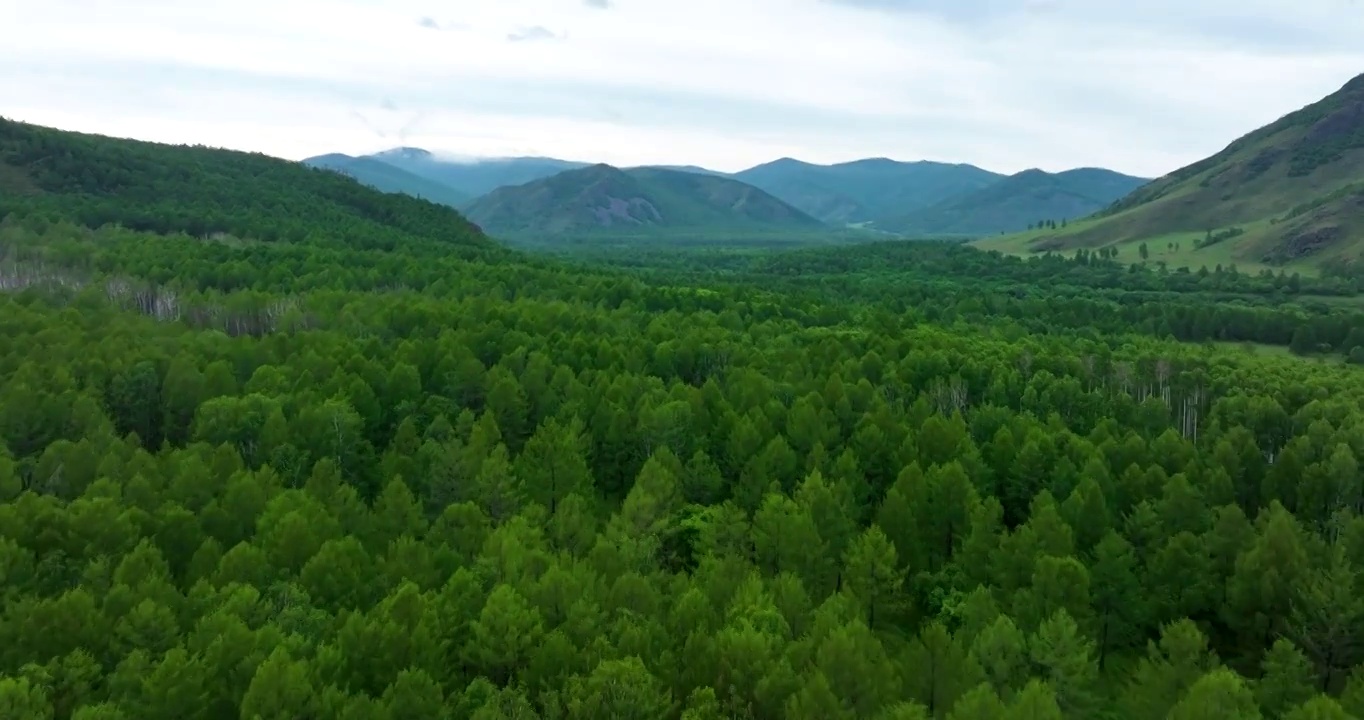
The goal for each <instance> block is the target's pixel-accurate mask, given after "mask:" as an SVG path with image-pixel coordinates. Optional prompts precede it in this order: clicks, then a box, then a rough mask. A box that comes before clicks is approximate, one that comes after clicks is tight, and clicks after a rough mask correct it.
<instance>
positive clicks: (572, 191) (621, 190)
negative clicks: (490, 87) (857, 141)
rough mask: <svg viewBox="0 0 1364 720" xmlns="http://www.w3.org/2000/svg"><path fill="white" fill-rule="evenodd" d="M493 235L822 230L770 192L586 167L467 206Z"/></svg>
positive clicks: (675, 175) (684, 175) (711, 177)
mask: <svg viewBox="0 0 1364 720" xmlns="http://www.w3.org/2000/svg"><path fill="white" fill-rule="evenodd" d="M464 211H465V213H466V214H467V215H468V216H469V219H471V220H473V221H474V222H475V223H478V224H479V226H481V227H483V228H484V229H486V230H488V231H489V232H492V233H495V234H498V233H500V234H507V235H524V234H536V235H571V234H601V233H632V234H638V233H642V232H644V233H647V232H652V231H662V230H691V229H725V230H731V231H759V230H781V229H789V230H810V229H817V228H820V227H822V226H823V224H822V223H821V222H820V221H819V220H816V219H815V218H812V217H810V216H809V215H806V214H805V213H803V212H801V211H800V210H797V209H796V208H794V207H792V206H790V205H788V204H786V203H784V202H782V201H781V200H778V199H777V198H775V197H772V196H771V195H769V194H768V193H765V192H763V191H762V190H759V189H758V188H755V187H753V186H751V185H747V184H745V183H742V182H739V181H737V180H734V179H731V178H727V177H722V176H720V175H717V174H707V173H702V172H692V171H687V170H673V169H667V168H632V169H626V170H622V169H620V168H615V167H612V166H610V165H591V166H588V167H585V168H578V169H574V170H566V171H564V172H561V173H557V174H554V175H551V176H549V177H546V178H541V179H539V180H534V181H531V182H529V183H525V184H522V185H516V186H512V187H503V188H499V189H497V190H494V191H492V192H490V193H488V194H487V195H484V196H483V197H481V198H478V199H477V200H475V201H473V202H471V203H469V204H468V205H466V206H465V207H464Z"/></svg>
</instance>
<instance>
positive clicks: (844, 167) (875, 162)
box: [734, 158, 1004, 224]
mask: <svg viewBox="0 0 1364 720" xmlns="http://www.w3.org/2000/svg"><path fill="white" fill-rule="evenodd" d="M734 177H736V178H738V179H740V180H743V181H744V182H746V183H750V184H752V185H754V186H755V187H759V188H762V189H763V190H766V191H767V192H769V193H772V194H773V195H776V196H777V197H779V198H782V199H783V200H786V201H787V202H789V203H791V204H792V205H795V206H796V207H798V208H800V209H801V210H804V211H805V212H807V213H809V214H810V215H813V216H815V217H817V218H819V219H820V220H823V221H825V222H829V223H836V224H848V223H866V222H871V223H877V224H879V223H880V222H881V221H884V220H886V219H887V218H892V217H896V216H899V215H903V214H905V213H909V212H913V211H915V210H919V209H921V208H925V207H929V206H931V205H933V204H935V203H938V202H941V201H943V200H946V199H948V198H951V197H954V196H958V195H961V194H964V193H969V192H972V191H974V190H979V189H981V188H983V187H986V186H988V185H990V184H992V183H994V182H997V181H998V180H999V179H1001V178H1002V177H1004V176H1002V175H999V174H997V173H992V172H990V171H988V170H982V169H980V168H978V167H976V166H974V165H949V164H946V163H938V162H929V161H919V162H899V161H896V160H887V159H885V158H872V159H868V160H855V161H853V162H846V163H839V164H836V165H813V164H811V163H807V162H801V161H800V160H793V159H791V158H782V159H781V160H776V161H773V162H770V163H767V164H765V165H759V166H757V167H754V168H749V169H748V170H744V171H742V172H739V173H735V175H734Z"/></svg>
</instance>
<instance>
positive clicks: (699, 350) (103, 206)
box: [0, 122, 1364, 720]
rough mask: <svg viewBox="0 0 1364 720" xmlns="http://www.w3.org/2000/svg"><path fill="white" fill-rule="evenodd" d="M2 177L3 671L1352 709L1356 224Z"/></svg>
mask: <svg viewBox="0 0 1364 720" xmlns="http://www.w3.org/2000/svg"><path fill="white" fill-rule="evenodd" d="M0 184H3V185H4V187H5V188H6V192H5V193H4V194H2V195H0V197H2V198H3V201H0V214H3V215H4V218H3V219H0V290H2V292H0V718H6V719H9V718H15V719H25V720H26V719H29V718H33V719H35V720H66V719H67V718H75V719H77V720H120V719H122V720H134V719H136V720H143V719H145V720H162V719H164V720H172V719H174V720H182V719H196V720H219V719H221V720H236V719H241V720H258V719H259V720H277V719H278V720H284V719H286V718H288V719H299V718H317V719H322V718H343V719H345V720H411V719H415V718H448V719H451V720H454V719H463V718H476V719H478V720H494V719H498V718H509V719H516V720H528V719H533V718H543V719H546V720H549V719H559V718H563V719H566V720H588V719H594V720H595V719H600V718H621V719H631V718H638V719H640V720H645V719H650V720H652V719H655V718H673V719H680V718H685V719H686V720H712V719H721V718H724V719H730V718H752V719H755V720H756V719H759V718H772V719H775V718H792V719H800V720H805V719H809V720H830V719H832V720H838V719H842V718H846V719H852V718H873V719H882V720H927V719H929V718H935V719H947V720H990V719H992V718H999V719H1003V718H1028V719H1033V720H1054V719H1061V720H1070V719H1095V720H1101V719H1112V720H1127V719H1134V720H1143V719H1148V718H1149V719H1151V720H1156V719H1162V718H1173V719H1175V720H1194V719H1199V720H1204V719H1213V720H1217V719H1220V718H1225V719H1227V720H1233V719H1235V720H1241V719H1245V718H1265V719H1268V720H1272V719H1276V718H1284V719H1286V720H1335V719H1349V718H1364V598H1362V597H1361V589H1364V588H1362V587H1361V577H1360V574H1361V572H1364V474H1361V469H1360V465H1359V458H1360V457H1361V456H1364V410H1361V408H1364V369H1361V368H1360V366H1359V365H1357V364H1354V363H1351V362H1350V360H1351V359H1352V358H1354V359H1356V360H1358V359H1361V358H1364V319H1362V318H1361V309H1364V305H1361V304H1360V297H1359V290H1360V281H1359V280H1358V279H1357V278H1354V277H1351V276H1349V275H1347V274H1341V275H1338V276H1335V277H1319V278H1318V277H1314V278H1307V277H1297V276H1291V275H1287V276H1286V275H1283V274H1273V273H1265V274H1260V275H1247V274H1240V273H1237V272H1236V271H1235V270H1234V269H1232V268H1213V269H1208V270H1205V271H1196V272H1183V271H1176V270H1159V269H1145V268H1141V267H1137V266H1132V267H1129V266H1124V265H1121V264H1119V263H1118V262H1117V261H1116V260H1114V259H1112V258H1108V257H1106V256H1100V255H1099V254H1087V253H1084V252H1080V253H1077V254H1076V255H1074V256H1070V257H1059V256H1053V257H1047V258H1037V259H1032V260H1028V261H1023V260H1018V259H1014V258H1006V257H1002V256H999V255H995V254H988V253H984V252H981V251H978V250H974V249H971V248H966V247H962V246H958V245H951V244H945V243H919V244H915V243H887V244H876V245H859V246H839V247H833V248H815V249H803V250H791V249H782V248H753V247H747V248H741V249H716V248H713V247H709V248H708V247H693V248H678V247H672V248H636V249H634V250H627V251H620V250H603V249H592V248H580V249H579V250H577V251H575V252H574V253H573V256H572V257H567V258H565V257H546V256H543V255H527V254H522V253H520V252H517V251H513V250H506V249H503V248H501V247H500V246H499V245H498V244H496V243H495V242H494V241H492V240H489V239H488V238H486V237H484V236H483V235H482V233H481V232H480V231H479V230H478V228H476V227H474V226H472V225H470V224H468V223H467V222H466V221H464V220H463V219H462V218H461V217H460V216H458V214H456V213H455V212H454V211H452V210H449V209H447V208H442V207H438V206H435V205H430V204H427V203H423V202H420V201H417V200H412V199H409V198H403V197H400V196H392V195H382V194H379V193H377V192H373V191H369V190H366V189H364V188H361V187H360V186H359V185H357V184H355V183H352V182H350V181H346V180H344V179H341V178H338V177H337V176H335V175H334V174H329V173H326V172H324V171H317V170H310V169H307V168H303V167H301V166H296V165H292V164H289V163H285V162H283V161H275V160H270V159H268V158H264V157H262V156H245V155H240V154H233V153H226V152H222V151H213V150H206V149H199V148H170V147H165V146H154V145H148V144H139V143H129V142H122V141H112V140H107V139H100V138H91V137H85V136H76V135H72V134H67V133H57V132H55V131H46V130H41V129H35V128H32V127H30V126H24V125H20V124H17V123H8V122H5V123H0ZM1252 345H1253V346H1252Z"/></svg>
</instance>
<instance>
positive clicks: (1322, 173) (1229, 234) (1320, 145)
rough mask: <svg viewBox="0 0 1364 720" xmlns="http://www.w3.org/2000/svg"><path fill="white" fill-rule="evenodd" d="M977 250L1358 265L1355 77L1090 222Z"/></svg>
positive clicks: (1363, 104) (1363, 186)
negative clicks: (1108, 251) (1079, 251)
mask: <svg viewBox="0 0 1364 720" xmlns="http://www.w3.org/2000/svg"><path fill="white" fill-rule="evenodd" d="M979 245H980V246H981V247H984V248H987V249H1000V250H1004V251H1007V252H1019V253H1028V252H1045V251H1051V250H1057V251H1065V252H1069V251H1071V250H1074V249H1076V248H1112V249H1114V250H1118V251H1120V252H1127V253H1128V254H1129V256H1140V257H1141V258H1142V259H1143V260H1145V259H1147V258H1149V260H1150V261H1151V262H1156V261H1162V262H1166V263H1167V264H1168V265H1170V266H1173V267H1181V266H1183V267H1200V266H1209V267H1210V266H1213V265H1216V264H1231V263H1242V264H1244V265H1247V266H1254V265H1257V264H1259V265H1275V266H1277V265H1286V264H1307V265H1312V266H1315V267H1317V268H1321V267H1324V266H1326V265H1331V264H1339V263H1349V262H1364V75H1360V76H1358V77H1355V78H1354V79H1353V80H1351V81H1349V82H1348V83H1346V84H1345V85H1344V86H1342V87H1341V88H1340V89H1339V90H1337V91H1336V92H1334V93H1332V94H1330V95H1328V96H1326V97H1325V98H1323V99H1321V100H1319V101H1317V102H1315V103H1312V104H1310V105H1308V106H1306V107H1303V108H1302V109H1299V110H1296V111H1294V112H1291V113H1289V114H1287V115H1285V116H1283V117H1282V118H1280V119H1278V120H1276V121H1274V122H1273V123H1270V124H1269V125H1266V126H1265V127H1262V128H1260V129H1258V130H1255V131H1253V132H1250V133H1248V134H1246V135H1244V136H1242V137H1241V138H1239V139H1237V140H1235V141H1234V142H1232V143H1231V144H1230V145H1228V146H1227V147H1226V148H1225V149H1223V150H1222V151H1221V152H1219V153H1216V154H1214V155H1212V156H1211V157H1208V158H1205V159H1203V160H1200V161H1198V162H1196V163H1193V164H1191V165H1188V166H1187V167H1183V168H1180V169H1178V170H1176V171H1174V172H1172V173H1170V174H1168V175H1165V176H1164V177H1161V178H1158V179H1156V180H1154V181H1152V182H1150V183H1147V184H1145V185H1143V186H1141V187H1140V188H1138V189H1136V190H1135V191H1134V192H1132V193H1130V194H1128V195H1126V196H1125V197H1123V198H1122V199H1121V200H1119V201H1118V202H1116V203H1114V204H1113V205H1112V206H1111V207H1108V208H1106V209H1104V210H1102V211H1100V212H1098V213H1096V214H1095V215H1094V216H1093V217H1090V218H1087V219H1084V220H1082V221H1081V222H1072V223H1069V224H1068V226H1067V227H1065V228H1055V229H1053V228H1051V227H1050V226H1048V227H1047V228H1046V229H1044V230H1041V231H1036V230H1035V231H1033V232H1030V233H1023V234H1020V235H1017V236H1006V237H1003V238H995V239H986V240H982V241H980V242H979ZM1142 246H1146V249H1145V251H1144V252H1138V250H1139V248H1141V247H1142ZM1134 259H1135V258H1134Z"/></svg>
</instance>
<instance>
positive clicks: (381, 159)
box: [303, 147, 1145, 236]
mask: <svg viewBox="0 0 1364 720" xmlns="http://www.w3.org/2000/svg"><path fill="white" fill-rule="evenodd" d="M303 162H304V163H305V164H308V165H313V166H315V167H324V168H330V169H334V170H337V171H338V172H342V173H345V174H347V175H350V176H351V177H354V178H355V179H356V180H358V181H359V182H361V183H363V184H366V185H370V186H372V187H375V188H378V189H380V190H383V191H385V192H401V193H406V194H409V195H416V196H419V197H423V198H426V199H429V200H432V201H434V202H438V203H443V204H446V205H450V206H452V207H456V208H459V209H461V210H464V211H466V212H467V213H468V214H469V215H470V216H471V217H472V218H473V219H474V220H475V221H477V222H480V223H482V224H484V225H485V226H486V227H487V228H488V229H489V230H490V231H491V232H494V233H497V232H502V233H507V232H518V233H536V232H539V233H546V232H548V233H555V232H563V231H565V229H566V228H569V227H571V228H572V231H573V232H579V233H581V232H598V231H602V232H604V231H607V229H608V228H610V229H611V231H613V232H614V231H617V230H619V229H620V228H621V227H622V226H623V224H624V225H631V224H633V225H634V226H635V228H636V230H637V231H648V229H650V228H664V227H672V228H681V227H686V228H689V229H692V230H697V231H739V230H744V231H754V230H763V229H766V230H772V231H779V230H784V229H789V227H790V225H789V223H788V222H787V220H788V217H787V215H786V214H785V212H786V210H795V211H796V212H797V213H798V214H799V215H800V216H802V218H803V219H801V220H800V221H799V222H800V224H802V225H806V226H808V225H809V223H808V219H809V218H813V219H814V220H815V221H817V222H819V223H823V224H825V225H827V226H829V227H832V228H842V227H846V226H850V225H856V226H863V227H867V228H871V229H876V230H881V231H885V232H890V233H895V234H900V235H907V236H922V235H958V236H978V235H995V234H998V233H1001V232H1012V231H1017V230H1023V229H1025V228H1027V227H1029V226H1030V224H1031V223H1033V222H1035V221H1038V220H1043V219H1048V220H1058V221H1059V220H1061V219H1065V218H1072V219H1073V218H1078V217H1082V216H1085V215H1088V214H1091V213H1093V212H1095V211H1098V210H1100V209H1102V208H1104V207H1106V206H1107V205H1109V204H1111V203H1112V202H1114V201H1115V200H1117V199H1119V198H1121V197H1122V196H1123V195H1125V194H1126V193H1128V192H1130V191H1131V190H1133V189H1135V188H1136V187H1138V186H1140V185H1141V184H1142V183H1144V182H1145V181H1144V180H1142V179H1141V178H1133V177H1130V176H1127V175H1122V174H1119V173H1115V172H1112V171H1109V170H1102V169H1097V168H1083V169H1078V170H1070V171H1066V172H1064V173H1056V174H1051V173H1045V172H1043V171H1041V170H1029V171H1025V172H1024V173H1019V174H1018V175H1014V176H1005V175H1001V174H999V173H994V172H991V171H989V170H984V169H981V168H979V167H976V166H974V165H965V164H949V163H940V162H931V161H917V162H901V161H896V160H890V159H886V158H870V159H865V160H856V161H852V162H846V163H838V164H834V165H816V164H812V163H807V162H802V161H800V160H795V159H791V158H782V159H780V160H776V161H773V162H770V163H765V164H763V165H758V166H756V167H753V168H749V169H747V170H743V171H741V172H737V173H725V172H720V171H716V170H710V169H707V168H703V167H697V166H694V165H680V166H646V167H637V168H624V169H619V168H611V169H612V170H614V171H616V172H617V173H624V176H614V177H612V178H610V182H609V183H607V185H603V184H602V183H603V181H604V177H603V173H604V170H602V168H605V167H610V166H604V165H593V164H589V163H585V162H580V161H571V160H560V159H556V158H545V157H516V158H499V159H486V160H476V161H464V160H458V161H456V160H450V159H443V158H441V157H440V156H438V155H435V154H433V153H431V152H429V151H426V150H422V149H419V148H410V147H403V148H395V149H392V150H387V151H384V152H380V153H376V154H373V155H366V156H361V157H351V156H347V155H336V154H333V155H320V156H317V157H313V158H308V159H306V160H304V161H303ZM587 168H596V171H595V172H591V173H582V172H578V171H581V170H585V169H587ZM660 171H661V172H665V173H681V174H684V175H688V176H696V177H705V178H711V179H723V180H727V181H729V183H731V184H724V183H716V182H708V183H701V182H693V183H690V184H686V183H682V182H680V181H679V180H678V179H676V178H670V179H669V182H667V183H666V185H667V186H668V188H669V190H668V193H671V194H670V195H667V196H666V197H665V196H663V195H659V194H658V193H659V191H660V189H661V188H660V187H658V186H653V187H646V188H644V189H643V190H641V189H640V188H639V187H636V186H630V185H627V183H626V180H625V178H627V177H628V178H631V179H632V180H633V181H634V182H635V183H640V182H644V183H646V185H647V184H648V183H651V182H652V183H657V182H659V181H660V176H658V175H657V174H656V173H657V172H660ZM650 173H654V174H652V175H651V174H650ZM559 175H563V177H562V178H560V179H559V180H558V181H556V182H554V183H550V184H536V183H538V182H539V181H542V180H546V179H548V178H551V177H556V176H559ZM662 177H664V178H668V177H669V176H662ZM527 185H530V187H524V186H527ZM739 185H742V186H744V187H747V188H748V190H746V191H742V192H741V191H740V188H739ZM608 186H609V187H608ZM514 188H521V189H520V190H519V191H518V192H504V191H508V190H511V189H514ZM442 189H443V190H442ZM722 190H723V191H722ZM753 191H757V192H753ZM604 192H605V193H608V194H607V195H603V194H602V193H604ZM611 193H615V194H611ZM621 193H624V195H621ZM717 193H718V195H717ZM627 196H628V197H629V198H637V199H640V198H643V199H647V200H649V202H644V203H636V204H635V205H633V206H631V209H629V210H628V211H623V210H620V209H619V207H617V206H613V207H617V210H613V211H611V212H607V213H605V214H600V213H596V212H595V211H592V212H588V210H587V209H585V208H601V207H605V205H600V204H599V203H600V202H603V200H602V198H604V197H612V198H620V197H627ZM717 197H747V198H752V199H753V202H755V203H757V204H758V205H759V206H760V207H759V208H750V209H748V210H743V211H734V210H732V209H731V210H730V211H725V212H719V213H705V212H699V211H698V208H703V207H712V208H717V207H719V205H716V203H717ZM654 199H658V200H659V202H660V203H661V205H660V204H658V203H654V202H653V200H654ZM774 200H775V201H777V202H779V203H781V205H783V206H785V208H786V210H783V211H782V212H775V211H772V212H768V206H769V205H770V203H771V201H774ZM564 203H567V204H564ZM594 203H598V204H594ZM722 204H723V203H721V205H722ZM646 206H647V207H654V209H655V210H658V211H659V213H660V217H654V216H653V214H652V213H651V212H650V211H648V210H645V209H644V208H645V207H646ZM664 208H668V209H669V212H668V213H667V216H666V217H662V215H661V213H662V211H663V209H664ZM617 211H620V212H625V215H616V214H614V213H616V212H617ZM588 217H596V218H598V221H599V222H597V223H596V224H595V225H594V224H592V223H588V222H586V221H585V220H584V218H588ZM762 218H768V219H762ZM777 218H780V220H778V219H777ZM697 223H699V224H697Z"/></svg>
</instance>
